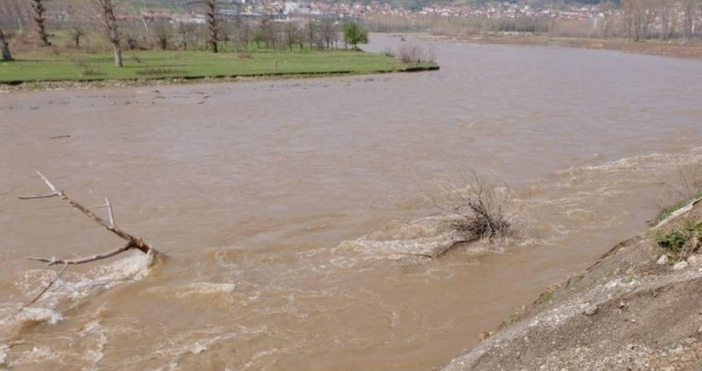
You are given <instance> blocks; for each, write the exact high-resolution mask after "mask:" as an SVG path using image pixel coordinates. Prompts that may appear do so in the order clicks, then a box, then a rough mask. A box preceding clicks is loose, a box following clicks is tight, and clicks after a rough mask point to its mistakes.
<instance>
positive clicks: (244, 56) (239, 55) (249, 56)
mask: <svg viewBox="0 0 702 371" xmlns="http://www.w3.org/2000/svg"><path fill="white" fill-rule="evenodd" d="M236 57H237V58H239V59H253V54H251V53H236Z"/></svg>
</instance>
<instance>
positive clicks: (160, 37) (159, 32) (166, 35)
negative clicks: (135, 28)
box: [151, 22, 171, 50]
mask: <svg viewBox="0 0 702 371" xmlns="http://www.w3.org/2000/svg"><path fill="white" fill-rule="evenodd" d="M151 32H153V34H154V38H155V39H156V44H157V45H158V46H159V48H161V50H166V49H168V41H169V40H170V39H171V25H170V24H168V23H165V22H158V23H156V25H155V26H154V27H152V28H151Z"/></svg>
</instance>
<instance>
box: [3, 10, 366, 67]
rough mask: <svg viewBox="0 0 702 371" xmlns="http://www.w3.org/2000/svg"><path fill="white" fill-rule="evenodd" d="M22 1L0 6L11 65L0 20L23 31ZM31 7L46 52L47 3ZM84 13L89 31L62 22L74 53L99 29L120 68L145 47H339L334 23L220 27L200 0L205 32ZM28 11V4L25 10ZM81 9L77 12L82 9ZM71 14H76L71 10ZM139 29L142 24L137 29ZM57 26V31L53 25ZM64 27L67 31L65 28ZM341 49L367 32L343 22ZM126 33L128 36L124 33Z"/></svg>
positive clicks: (39, 42)
mask: <svg viewBox="0 0 702 371" xmlns="http://www.w3.org/2000/svg"><path fill="white" fill-rule="evenodd" d="M20 1H21V0H0V49H1V50H2V55H3V60H12V56H11V54H10V49H9V43H8V42H7V38H6V35H5V34H4V33H3V32H2V28H1V27H2V25H3V20H5V23H8V22H7V20H8V19H10V20H14V19H17V22H19V23H20V25H22V23H21V22H22V19H23V17H27V15H28V13H26V12H25V13H23V11H22V5H23V4H22V3H21V2H20ZM25 1H29V2H31V11H32V13H31V14H32V18H31V19H32V21H33V24H34V29H35V30H36V37H37V38H36V42H37V45H39V46H44V47H45V46H50V45H51V42H50V41H49V37H50V34H49V33H47V26H46V19H45V12H46V8H45V7H44V2H45V0H25ZM82 1H83V3H82V5H84V8H85V9H88V10H89V14H88V15H89V17H88V18H89V19H91V20H92V22H91V25H90V26H89V27H86V26H85V25H84V24H83V25H81V24H80V23H77V22H76V19H78V18H79V17H78V16H77V15H76V14H75V13H76V12H75V11H73V12H72V14H71V17H70V18H71V19H70V21H69V22H66V23H67V24H68V25H69V26H70V40H71V43H72V44H73V45H74V47H76V48H78V47H79V46H80V40H81V37H82V36H84V35H85V33H86V30H87V29H90V28H92V27H93V26H95V25H97V26H98V28H99V29H100V32H101V33H102V34H103V35H104V37H105V40H107V41H108V42H109V43H110V45H111V47H112V48H113V50H114V63H115V66H117V67H121V66H122V65H123V62H122V49H123V48H128V49H132V50H133V49H141V48H144V47H150V48H154V47H158V48H160V49H169V48H176V47H178V48H182V49H188V48H189V47H191V48H192V47H193V46H196V45H203V44H202V42H203V41H204V45H205V46H206V48H207V49H209V50H211V51H212V52H214V53H217V52H219V51H220V46H221V44H222V43H225V44H226V43H231V45H232V47H233V49H234V50H239V51H246V50H247V49H248V48H249V46H250V45H252V44H255V45H256V47H257V48H261V47H262V46H265V47H267V48H279V49H284V48H285V49H290V50H291V51H292V49H293V47H294V46H299V47H300V48H303V47H305V45H308V46H309V47H310V48H318V49H330V48H332V47H337V46H338V39H339V37H338V35H339V28H338V27H339V26H338V22H337V21H335V20H334V19H331V18H322V19H316V18H309V19H307V20H305V21H295V22H292V21H290V22H279V21H275V20H273V19H271V18H268V17H264V18H261V19H259V20H250V19H244V18H238V19H236V20H234V21H224V20H222V19H220V18H219V17H218V13H219V12H218V9H217V4H216V2H215V0H202V1H203V5H204V7H205V20H206V24H205V25H204V26H200V25H196V24H192V23H177V24H172V23H168V22H147V21H146V20H145V19H143V18H141V19H140V20H141V22H139V21H138V20H137V17H135V18H134V21H135V23H131V22H127V21H118V19H117V18H116V16H115V11H114V8H113V3H112V1H113V0H82ZM24 5H26V3H25V4H24ZM80 5H81V4H80V3H77V4H75V6H80ZM70 6H71V5H69V9H75V8H70ZM140 23H142V24H141V25H140ZM57 26H58V25H57ZM64 26H65V25H64ZM142 26H143V28H144V30H145V31H146V32H145V34H146V36H145V37H144V36H143V33H142V32H141V30H140V28H141V27H142ZM343 27H344V29H343V36H344V37H343V40H344V44H345V45H346V46H347V47H348V46H352V47H353V48H357V46H358V44H364V43H367V42H368V31H367V30H366V29H365V28H364V27H362V26H361V25H359V24H358V23H355V22H347V23H345V24H344V25H343ZM125 31H126V32H125ZM135 31H137V32H136V33H138V34H140V35H141V37H137V36H135Z"/></svg>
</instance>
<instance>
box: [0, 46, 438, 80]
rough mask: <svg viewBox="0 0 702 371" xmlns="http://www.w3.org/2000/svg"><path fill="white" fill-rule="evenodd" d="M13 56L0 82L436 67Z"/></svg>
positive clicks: (212, 57)
mask: <svg viewBox="0 0 702 371" xmlns="http://www.w3.org/2000/svg"><path fill="white" fill-rule="evenodd" d="M14 57H15V61H13V62H8V63H2V64H0V83H3V84H20V83H31V82H38V81H104V80H151V79H166V78H179V79H200V78H223V77H248V76H261V77H264V76H290V75H328V74H334V75H338V74H370V73H384V72H395V71H405V70H412V69H413V68H419V69H436V68H437V65H436V64H435V63H423V64H420V65H409V64H404V63H401V62H400V61H398V60H397V59H396V58H395V57H393V56H392V55H387V54H375V53H366V52H363V51H351V50H331V51H328V50H324V51H318V50H310V49H302V50H295V51H294V52H282V51H273V50H256V51H252V52H247V53H234V52H225V53H218V54H214V53H209V52H206V51H134V52H125V53H124V67H122V68H116V67H114V65H113V64H114V60H113V57H112V53H111V52H108V51H106V52H99V53H92V54H89V53H84V52H78V51H71V50H68V51H66V50H65V49H63V50H62V49H53V48H46V49H37V50H33V51H31V52H27V53H20V54H17V55H15V56H14Z"/></svg>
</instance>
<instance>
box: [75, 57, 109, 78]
mask: <svg viewBox="0 0 702 371" xmlns="http://www.w3.org/2000/svg"><path fill="white" fill-rule="evenodd" d="M73 63H74V64H75V65H76V66H78V67H80V68H81V73H80V74H81V76H99V75H104V74H105V72H103V71H101V70H100V69H98V68H96V67H95V66H93V64H92V63H91V62H90V59H88V58H86V57H78V58H76V59H75V60H74V61H73Z"/></svg>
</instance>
